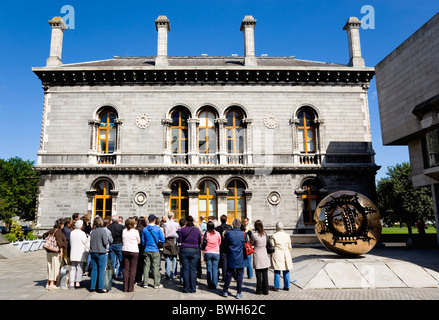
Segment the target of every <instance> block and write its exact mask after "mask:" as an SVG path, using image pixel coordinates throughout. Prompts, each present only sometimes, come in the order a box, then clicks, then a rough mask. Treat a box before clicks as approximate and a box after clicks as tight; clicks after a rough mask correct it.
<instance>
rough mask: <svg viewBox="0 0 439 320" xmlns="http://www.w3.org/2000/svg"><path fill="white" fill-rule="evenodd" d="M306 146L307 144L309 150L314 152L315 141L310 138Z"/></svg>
mask: <svg viewBox="0 0 439 320" xmlns="http://www.w3.org/2000/svg"><path fill="white" fill-rule="evenodd" d="M306 146H307V149H308V152H314V141H312V140H308V142H307V144H306Z"/></svg>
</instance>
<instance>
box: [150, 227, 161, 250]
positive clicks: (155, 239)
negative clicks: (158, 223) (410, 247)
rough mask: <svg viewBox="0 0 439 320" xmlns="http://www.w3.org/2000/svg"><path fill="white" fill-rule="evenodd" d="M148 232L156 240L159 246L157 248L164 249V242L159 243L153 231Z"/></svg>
mask: <svg viewBox="0 0 439 320" xmlns="http://www.w3.org/2000/svg"><path fill="white" fill-rule="evenodd" d="M148 231H149V232H150V233H151V235H152V237H153V238H154V242H155V244H156V245H157V248H159V249H162V248H163V242H157V239H156V238H155V237H154V234H153V233H152V231H151V230H148Z"/></svg>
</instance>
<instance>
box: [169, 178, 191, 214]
mask: <svg viewBox="0 0 439 320" xmlns="http://www.w3.org/2000/svg"><path fill="white" fill-rule="evenodd" d="M188 190H189V187H188V184H187V183H186V182H185V181H183V180H176V181H174V182H172V184H171V196H170V202H171V203H170V208H171V211H172V212H174V215H175V216H174V217H175V220H176V221H178V220H180V219H181V218H187V216H188V214H189V193H188Z"/></svg>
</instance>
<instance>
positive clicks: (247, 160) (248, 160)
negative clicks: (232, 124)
mask: <svg viewBox="0 0 439 320" xmlns="http://www.w3.org/2000/svg"><path fill="white" fill-rule="evenodd" d="M252 122H253V120H252V119H244V120H243V123H244V125H245V130H244V155H243V164H245V165H250V164H252V163H253V141H252V137H253V134H252Z"/></svg>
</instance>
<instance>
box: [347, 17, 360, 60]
mask: <svg viewBox="0 0 439 320" xmlns="http://www.w3.org/2000/svg"><path fill="white" fill-rule="evenodd" d="M360 26H361V21H360V20H358V18H357V17H350V18H349V19H348V21H347V22H346V24H345V25H344V27H343V30H345V31H346V32H347V34H348V45H349V64H348V65H349V66H351V67H364V59H363V57H362V56H361V43H360Z"/></svg>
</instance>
